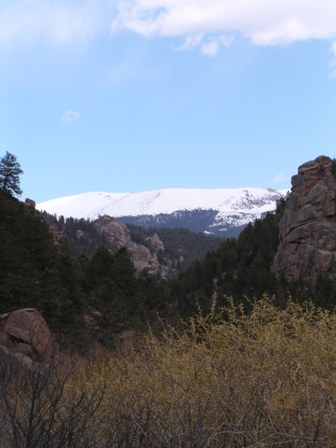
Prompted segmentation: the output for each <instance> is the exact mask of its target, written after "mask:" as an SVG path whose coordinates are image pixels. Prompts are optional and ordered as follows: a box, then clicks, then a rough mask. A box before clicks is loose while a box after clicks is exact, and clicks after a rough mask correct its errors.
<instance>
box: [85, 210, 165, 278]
mask: <svg viewBox="0 0 336 448" xmlns="http://www.w3.org/2000/svg"><path fill="white" fill-rule="evenodd" d="M94 224H95V227H96V229H97V230H98V231H99V232H100V233H102V234H104V236H105V238H106V239H107V241H108V243H109V246H110V247H112V248H114V249H120V248H122V247H126V248H127V249H128V250H129V252H130V254H131V257H132V261H133V263H134V267H135V270H136V272H137V274H138V275H139V274H141V273H142V272H144V271H146V273H147V274H149V275H160V276H161V277H167V276H168V268H167V267H164V266H162V265H161V264H160V263H159V261H158V257H157V253H158V251H159V250H162V249H163V248H164V246H163V243H162V241H161V240H160V238H159V236H158V235H156V234H155V235H153V237H151V238H147V240H148V241H147V242H148V244H149V245H150V247H151V249H152V250H150V249H149V248H148V247H146V246H144V245H142V244H138V243H136V242H134V241H133V240H132V238H131V235H130V232H129V230H128V228H127V227H126V226H125V224H122V223H120V222H119V221H117V220H116V219H114V218H111V217H110V216H106V215H105V216H101V217H99V218H98V219H97V220H96V221H94Z"/></svg>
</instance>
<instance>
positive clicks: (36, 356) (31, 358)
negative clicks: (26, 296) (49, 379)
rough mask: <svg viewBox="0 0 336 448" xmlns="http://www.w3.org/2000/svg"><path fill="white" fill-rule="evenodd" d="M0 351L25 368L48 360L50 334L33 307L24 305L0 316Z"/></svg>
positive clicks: (50, 353) (50, 343) (51, 348)
mask: <svg viewBox="0 0 336 448" xmlns="http://www.w3.org/2000/svg"><path fill="white" fill-rule="evenodd" d="M0 353H2V354H4V355H7V356H8V357H9V358H10V359H12V360H14V361H17V362H19V363H20V365H22V366H23V367H25V368H28V369H29V368H31V367H33V366H34V364H36V363H40V362H48V361H49V360H50V359H51V357H52V355H53V346H52V338H51V333H50V330H49V328H48V325H47V324H46V322H45V320H44V319H43V317H42V316H41V314H40V313H39V312H38V311H37V310H36V309H34V308H25V309H22V310H16V311H12V312H10V313H6V314H1V315H0Z"/></svg>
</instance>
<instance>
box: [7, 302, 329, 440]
mask: <svg viewBox="0 0 336 448" xmlns="http://www.w3.org/2000/svg"><path fill="white" fill-rule="evenodd" d="M183 327H184V329H183V330H180V331H176V330H175V329H174V328H167V329H166V330H165V331H164V333H163V334H162V335H161V336H160V337H159V338H158V337H156V336H154V334H153V333H152V332H151V331H148V332H147V333H146V334H144V335H142V336H141V337H140V336H139V337H137V338H133V339H132V340H129V341H128V342H127V343H124V344H121V345H120V347H119V349H118V350H114V351H113V352H109V353H107V352H106V353H101V354H100V355H99V354H98V353H97V352H96V353H95V355H94V356H86V357H83V358H80V359H77V361H76V363H73V362H72V361H71V359H70V357H69V358H67V362H64V361H63V362H62V363H61V365H62V368H60V367H58V365H57V362H56V360H55V365H54V366H50V367H49V368H46V369H45V370H43V371H41V370H36V371H33V372H31V373H29V374H22V373H21V374H16V375H13V372H11V371H10V369H8V368H6V367H7V366H6V365H5V364H1V366H2V371H1V394H2V397H3V400H2V401H1V411H0V419H1V422H0V438H1V440H2V445H1V446H2V447H3V448H7V447H8V448H11V447H20V448H21V447H74V446H76V447H101V448H104V447H140V446H141V447H172V448H173V447H174V448H175V447H223V446H225V447H241V446H253V447H267V446H272V447H274V446H283V447H301V446H305V447H323V446H324V447H325V446H334V441H335V437H336V426H335V412H336V411H335V410H336V396H335V390H336V371H335V364H336V317H335V315H334V314H331V313H330V312H328V311H324V310H322V309H320V308H318V307H316V306H314V305H313V304H311V303H307V304H304V305H298V304H294V303H293V302H289V303H288V305H287V307H286V309H285V310H280V309H279V308H278V307H277V306H275V305H274V303H273V302H272V301H271V300H270V299H268V298H263V299H262V300H261V301H259V302H257V303H253V304H251V310H250V312H249V313H248V314H246V313H244V311H243V309H242V307H240V306H235V305H233V303H232V302H231V303H230V304H229V305H228V306H226V307H225V308H221V309H218V308H217V307H216V304H215V302H214V303H213V306H212V308H211V311H210V313H209V314H208V315H205V316H204V315H202V314H199V315H197V316H196V317H194V318H192V319H189V320H188V321H187V322H184V323H183ZM66 365H67V367H66Z"/></svg>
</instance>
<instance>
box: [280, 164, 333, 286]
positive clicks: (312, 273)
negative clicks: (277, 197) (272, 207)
mask: <svg viewBox="0 0 336 448" xmlns="http://www.w3.org/2000/svg"><path fill="white" fill-rule="evenodd" d="M274 269H275V272H276V273H277V274H280V273H281V274H283V275H284V276H285V277H286V278H287V280H290V281H292V280H303V281H306V282H308V283H309V284H310V285H311V286H313V287H314V285H315V284H316V280H317V278H318V276H319V275H320V274H323V275H326V276H327V277H328V278H330V279H332V280H335V279H336V180H335V177H334V174H333V162H332V160H331V159H330V158H329V157H326V156H320V157H318V158H317V159H315V160H313V161H310V162H307V163H305V164H303V165H301V166H300V167H299V169H298V174H297V175H295V176H293V178H292V190H291V193H290V195H289V197H288V199H287V202H286V207H285V211H284V214H283V217H282V219H281V221H280V224H279V246H278V250H277V253H276V256H275V259H274Z"/></svg>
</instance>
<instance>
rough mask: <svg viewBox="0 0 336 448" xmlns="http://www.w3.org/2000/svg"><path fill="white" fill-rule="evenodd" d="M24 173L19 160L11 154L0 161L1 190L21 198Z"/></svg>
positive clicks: (7, 154)
mask: <svg viewBox="0 0 336 448" xmlns="http://www.w3.org/2000/svg"><path fill="white" fill-rule="evenodd" d="M22 173H23V171H22V169H21V167H20V164H19V162H18V161H17V158H16V157H15V156H14V155H13V154H11V153H9V152H8V151H7V152H6V154H5V155H4V156H3V157H2V158H1V159H0V189H2V190H6V191H8V192H9V193H11V194H13V193H14V194H16V195H18V196H20V195H21V194H22V190H21V188H20V175H21V174H22Z"/></svg>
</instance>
